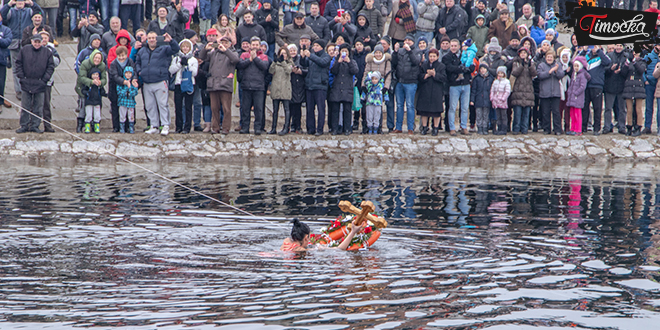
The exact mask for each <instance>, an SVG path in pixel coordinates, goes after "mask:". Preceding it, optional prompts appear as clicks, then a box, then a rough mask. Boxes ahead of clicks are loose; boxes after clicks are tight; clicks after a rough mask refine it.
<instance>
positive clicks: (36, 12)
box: [31, 10, 44, 17]
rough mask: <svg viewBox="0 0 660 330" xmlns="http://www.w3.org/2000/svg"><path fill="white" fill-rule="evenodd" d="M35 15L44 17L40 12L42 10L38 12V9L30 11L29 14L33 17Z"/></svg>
mask: <svg viewBox="0 0 660 330" xmlns="http://www.w3.org/2000/svg"><path fill="white" fill-rule="evenodd" d="M35 15H41V17H44V13H42V12H40V11H38V10H36V11H34V12H32V16H31V17H34V16H35Z"/></svg>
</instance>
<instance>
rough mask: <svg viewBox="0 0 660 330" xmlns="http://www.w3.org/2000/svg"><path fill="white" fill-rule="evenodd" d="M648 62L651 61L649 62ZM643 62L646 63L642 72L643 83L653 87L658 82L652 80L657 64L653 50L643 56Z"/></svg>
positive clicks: (656, 57)
mask: <svg viewBox="0 0 660 330" xmlns="http://www.w3.org/2000/svg"><path fill="white" fill-rule="evenodd" d="M649 60H651V61H650V62H649ZM644 61H646V63H648V65H647V66H646V71H645V72H644V81H648V82H649V85H652V86H655V84H656V83H657V82H658V79H655V78H653V70H654V69H655V65H656V64H658V53H656V52H655V49H654V50H652V51H651V52H650V53H648V54H646V55H645V56H644Z"/></svg>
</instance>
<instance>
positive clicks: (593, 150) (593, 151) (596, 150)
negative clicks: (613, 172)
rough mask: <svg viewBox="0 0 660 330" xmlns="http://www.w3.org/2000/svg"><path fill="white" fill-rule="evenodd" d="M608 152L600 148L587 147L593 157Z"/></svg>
mask: <svg viewBox="0 0 660 330" xmlns="http://www.w3.org/2000/svg"><path fill="white" fill-rule="evenodd" d="M606 152H607V150H605V149H603V148H600V147H587V153H588V154H590V155H592V156H597V155H601V154H604V153H606Z"/></svg>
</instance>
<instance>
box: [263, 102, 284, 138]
mask: <svg viewBox="0 0 660 330" xmlns="http://www.w3.org/2000/svg"><path fill="white" fill-rule="evenodd" d="M273 105H274V104H273ZM279 112H280V107H279V104H278V106H277V109H275V107H274V106H273V127H272V128H271V129H270V131H268V133H266V134H277V117H278V116H279ZM265 120H266V119H265V118H264V121H265Z"/></svg>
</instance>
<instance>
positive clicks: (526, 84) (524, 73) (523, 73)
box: [510, 56, 537, 107]
mask: <svg viewBox="0 0 660 330" xmlns="http://www.w3.org/2000/svg"><path fill="white" fill-rule="evenodd" d="M536 75H537V72H536V67H535V65H534V63H532V61H531V60H527V61H524V60H523V59H522V58H520V56H519V57H516V58H515V59H513V63H512V64H511V76H512V77H515V78H516V81H515V82H514V83H513V87H512V88H511V102H510V105H511V106H521V107H533V106H534V86H533V84H532V79H533V78H534V77H536Z"/></svg>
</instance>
